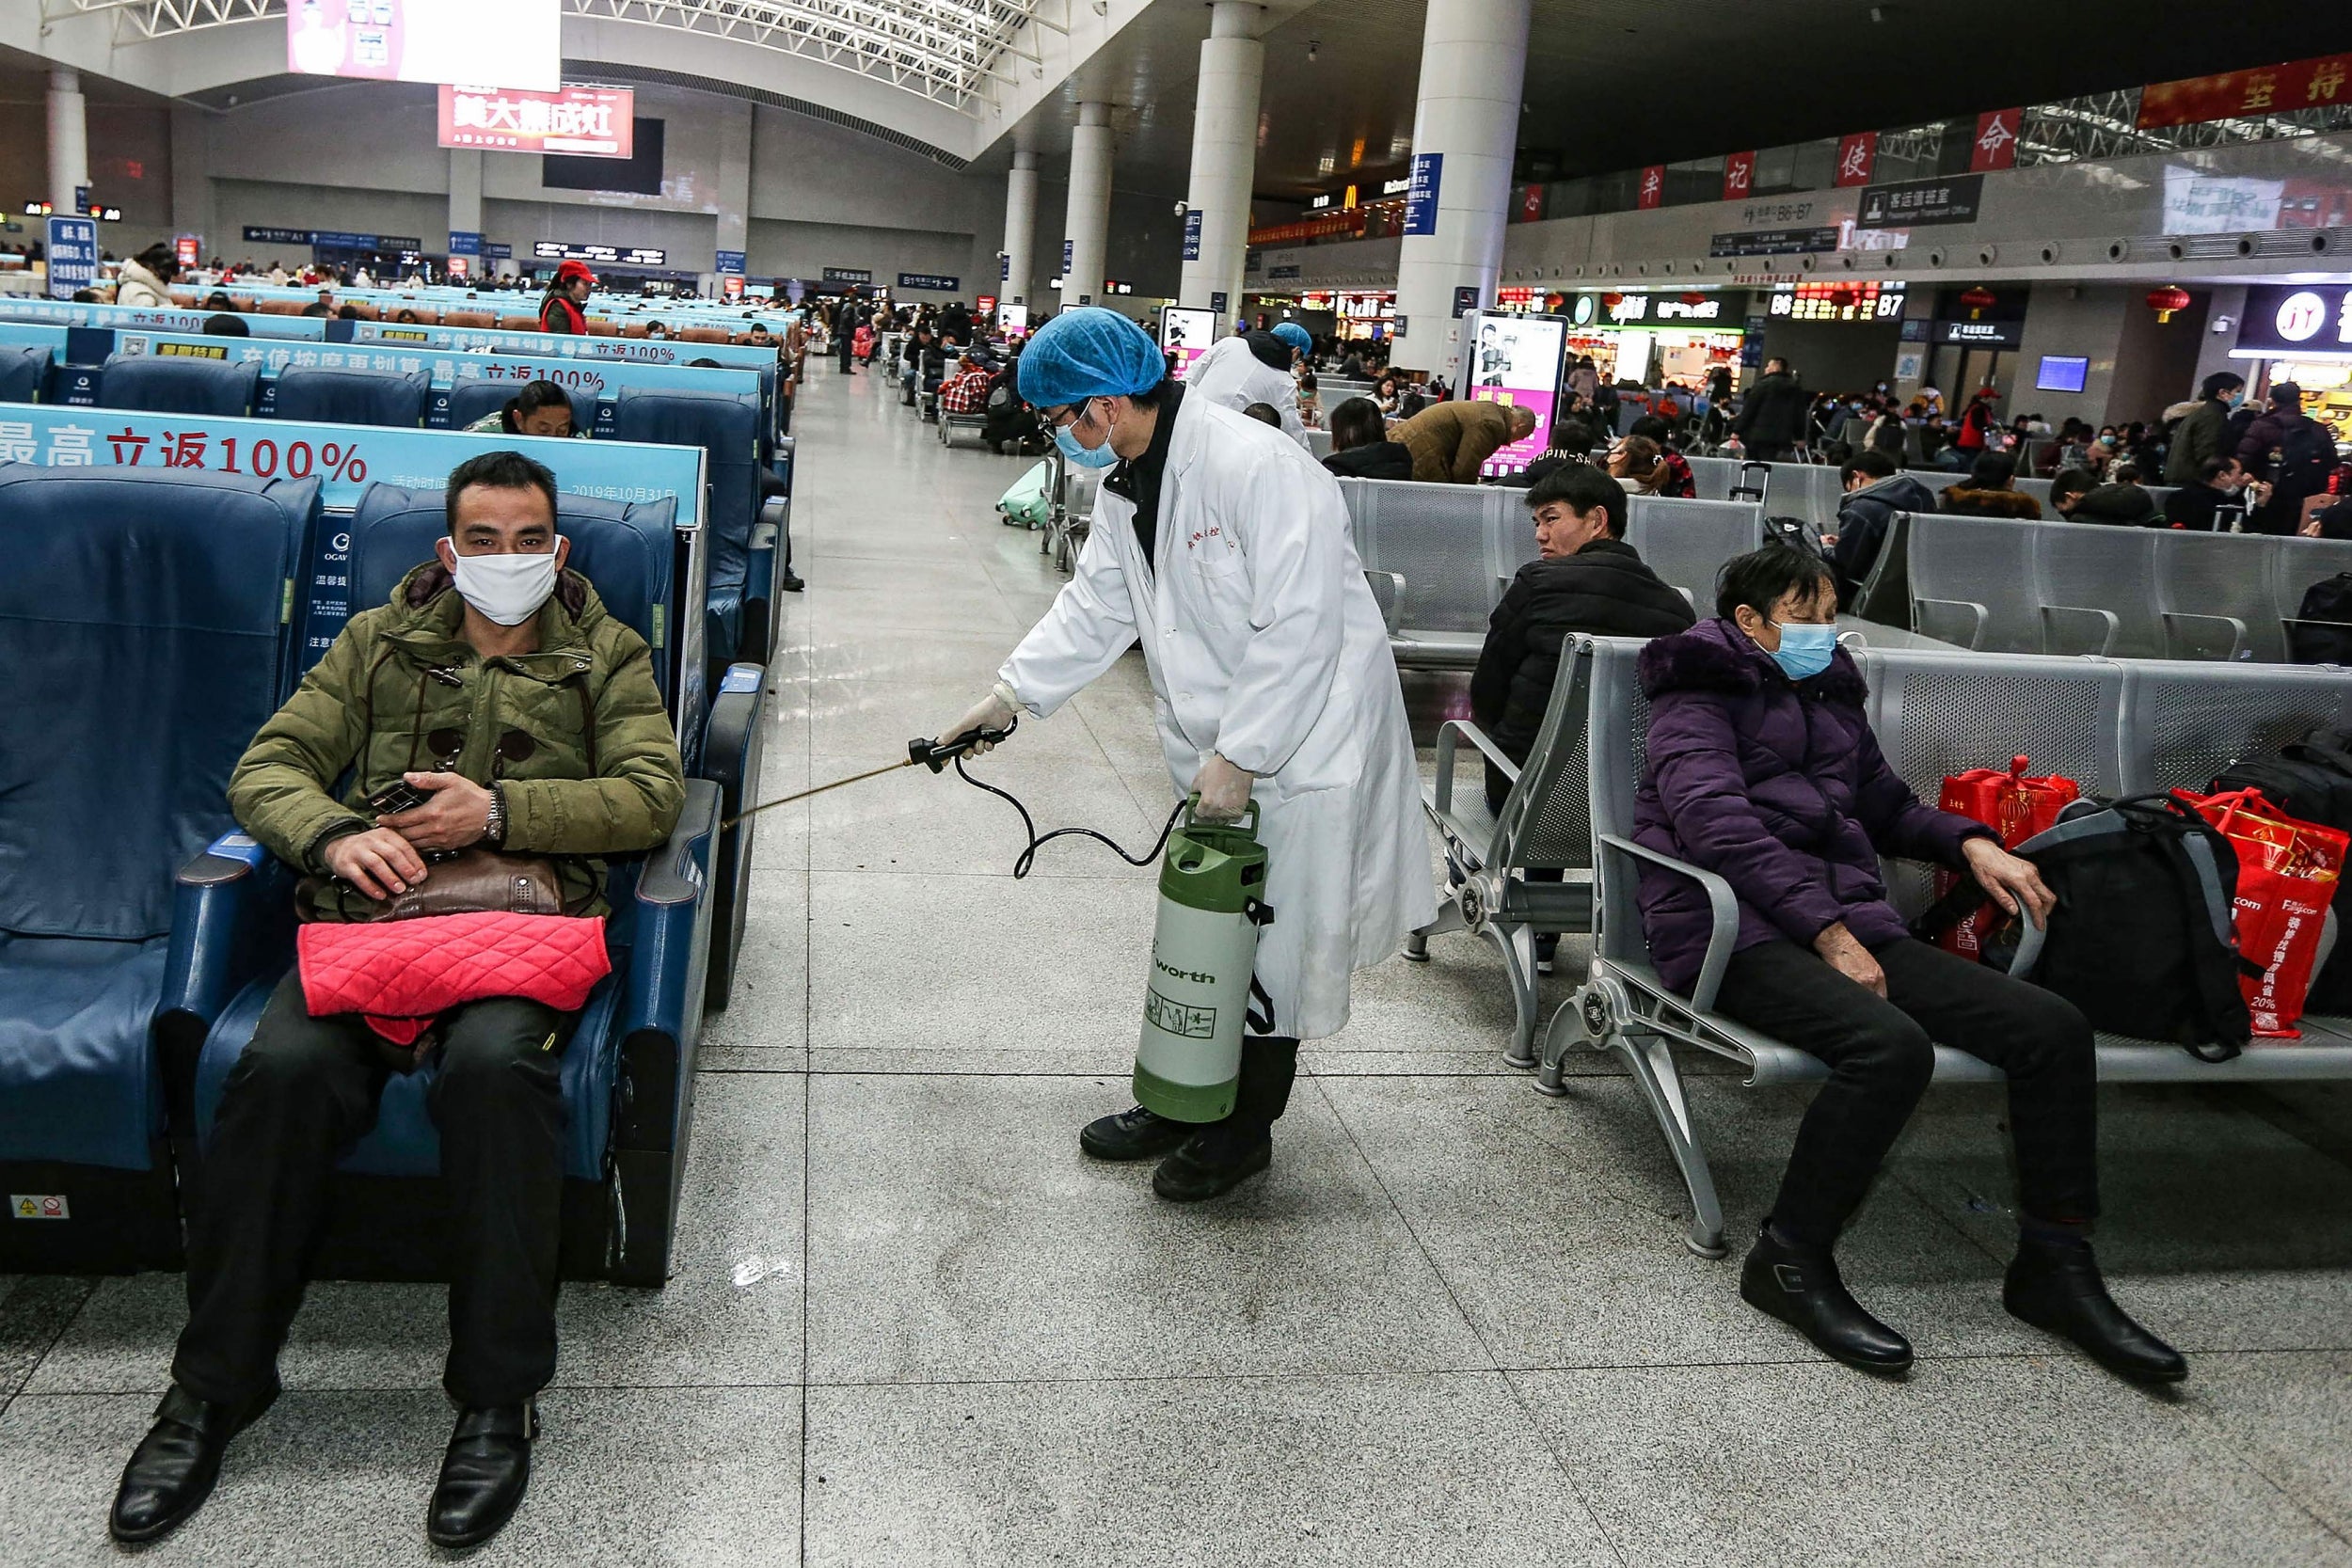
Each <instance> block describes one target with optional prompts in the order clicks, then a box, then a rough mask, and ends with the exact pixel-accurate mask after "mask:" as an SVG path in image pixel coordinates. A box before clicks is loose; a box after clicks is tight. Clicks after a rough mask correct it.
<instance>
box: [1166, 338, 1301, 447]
mask: <svg viewBox="0 0 2352 1568" xmlns="http://www.w3.org/2000/svg"><path fill="white" fill-rule="evenodd" d="M1184 395H1185V396H1186V397H1188V398H1190V397H1203V398H1207V399H1208V400H1209V401H1210V402H1212V403H1220V404H1224V405H1225V406H1226V407H1228V408H1230V409H1232V411H1233V412H1234V413H1236V414H1238V413H1240V412H1241V411H1242V410H1243V409H1245V408H1247V407H1248V406H1249V405H1250V404H1253V403H1263V404H1271V405H1272V406H1273V408H1274V411H1275V412H1276V413H1278V414H1279V415H1281V416H1282V434H1283V435H1285V436H1289V437H1290V438H1291V439H1292V440H1294V441H1295V442H1297V443H1298V445H1299V447H1300V449H1301V450H1302V451H1303V450H1304V449H1305V448H1306V445H1307V427H1306V425H1305V424H1303V423H1302V422H1300V420H1299V418H1298V383H1297V382H1295V381H1294V380H1292V379H1291V374H1290V372H1288V371H1278V370H1276V369H1275V368H1274V367H1273V366H1271V365H1269V364H1267V363H1265V362H1264V361H1263V360H1262V359H1260V358H1259V357H1258V356H1256V355H1254V354H1252V353H1250V352H1249V344H1248V341H1247V340H1245V339H1241V338H1221V339H1219V340H1218V341H1217V342H1216V345H1215V346H1214V347H1212V348H1211V349H1210V350H1209V352H1208V353H1206V354H1204V355H1202V356H1200V358H1198V359H1195V360H1194V361H1193V362H1192V368H1191V369H1189V370H1187V371H1186V372H1184Z"/></svg>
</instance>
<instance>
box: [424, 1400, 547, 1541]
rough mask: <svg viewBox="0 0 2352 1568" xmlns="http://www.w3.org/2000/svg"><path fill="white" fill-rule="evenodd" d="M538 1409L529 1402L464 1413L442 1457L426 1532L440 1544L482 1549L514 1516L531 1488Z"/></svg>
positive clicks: (432, 1539)
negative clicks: (483, 1544)
mask: <svg viewBox="0 0 2352 1568" xmlns="http://www.w3.org/2000/svg"><path fill="white" fill-rule="evenodd" d="M538 1435H539V1407H538V1406H537V1405H535V1404H533V1403H532V1402H529V1401H526V1402H523V1403H521V1404H501V1405H495V1406H492V1407H489V1408H486V1409H475V1410H462V1411H459V1412H458V1415H457V1429H456V1430H455V1431H454V1432H453V1433H450V1436H449V1452H447V1453H445V1454H443V1455H442V1456H441V1480H440V1484H438V1485H437V1486H436V1487H434V1488H433V1513H432V1515H431V1516H430V1517H429V1518H428V1519H427V1520H426V1521H425V1527H424V1533H425V1536H426V1538H427V1539H429V1540H430V1541H431V1542H432V1543H433V1544H435V1545H436V1546H448V1547H452V1548H462V1547H466V1546H479V1545H481V1544H482V1543H484V1542H485V1541H487V1540H489V1539H490V1537H492V1536H494V1535H496V1534H497V1533H498V1532H499V1531H500V1530H501V1529H504V1528H506V1521H507V1520H509V1519H511V1518H513V1517H514V1516H515V1510H516V1508H517V1507H519V1506H521V1503H522V1500H523V1489H524V1488H525V1487H527V1486H529V1485H530V1484H531V1440H532V1438H534V1437H536V1436H538Z"/></svg>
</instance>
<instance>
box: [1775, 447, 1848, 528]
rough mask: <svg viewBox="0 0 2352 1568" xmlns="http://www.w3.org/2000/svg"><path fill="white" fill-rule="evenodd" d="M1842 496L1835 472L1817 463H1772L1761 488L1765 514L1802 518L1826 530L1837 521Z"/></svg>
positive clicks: (1834, 469)
mask: <svg viewBox="0 0 2352 1568" xmlns="http://www.w3.org/2000/svg"><path fill="white" fill-rule="evenodd" d="M1843 494H1844V492H1843V490H1842V489H1841V488H1840V487H1839V485H1838V482H1837V470H1836V468H1832V467H1824V466H1823V465H1821V464H1819V463H1775V464H1773V465H1772V478H1771V479H1770V480H1768V481H1767V482H1766V483H1765V485H1764V510H1765V512H1766V513H1767V514H1769V515H1772V516H1774V517H1803V518H1804V520H1805V521H1806V522H1809V523H1811V524H1813V525H1814V527H1816V528H1821V529H1826V528H1829V527H1831V526H1832V525H1833V524H1835V523H1836V521H1837V501H1838V498H1839V497H1840V496H1841V495H1843Z"/></svg>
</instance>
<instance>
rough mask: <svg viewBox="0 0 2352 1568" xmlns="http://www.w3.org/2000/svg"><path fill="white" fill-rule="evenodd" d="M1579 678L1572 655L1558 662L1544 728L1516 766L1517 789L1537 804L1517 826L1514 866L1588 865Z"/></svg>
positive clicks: (1587, 781)
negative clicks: (1521, 762) (1538, 804)
mask: <svg viewBox="0 0 2352 1568" xmlns="http://www.w3.org/2000/svg"><path fill="white" fill-rule="evenodd" d="M1580 676H1581V677H1582V679H1583V680H1584V681H1586V682H1589V681H1590V678H1591V675H1590V671H1589V669H1588V668H1587V667H1586V666H1584V665H1582V664H1581V663H1579V661H1578V660H1577V659H1576V658H1575V657H1572V656H1571V657H1563V658H1562V659H1561V660H1560V667H1559V673H1557V674H1556V675H1555V676H1554V677H1553V679H1552V684H1551V700H1550V703H1549V705H1548V706H1547V707H1546V708H1545V710H1544V722H1543V727H1542V728H1541V729H1540V730H1538V731H1537V732H1536V735H1535V742H1534V745H1533V746H1531V747H1529V748H1528V752H1527V762H1526V764H1525V765H1524V766H1523V767H1522V768H1520V770H1519V784H1518V787H1519V789H1520V790H1521V791H1523V792H1527V793H1528V797H1529V799H1530V800H1538V801H1541V802H1542V804H1541V805H1540V806H1538V807H1536V808H1535V810H1534V812H1533V814H1532V815H1531V816H1530V817H1529V819H1528V821H1527V823H1526V825H1525V827H1524V829H1523V830H1522V832H1521V836H1520V838H1519V841H1518V845H1517V847H1516V851H1515V853H1514V855H1513V857H1512V858H1513V863H1514V864H1516V865H1520V866H1528V867H1537V868H1542V869H1545V870H1574V869H1581V868H1583V867H1587V866H1590V865H1591V864H1592V863H1593V814H1592V810H1591V798H1590V791H1591V788H1592V768H1591V766H1590V764H1589V761H1588V758H1589V756H1590V752H1589V751H1588V749H1587V736H1586V732H1585V725H1586V721H1587V720H1588V718H1589V716H1590V713H1591V708H1592V704H1591V699H1590V697H1589V695H1588V693H1587V692H1585V691H1584V690H1581V689H1579V679H1580Z"/></svg>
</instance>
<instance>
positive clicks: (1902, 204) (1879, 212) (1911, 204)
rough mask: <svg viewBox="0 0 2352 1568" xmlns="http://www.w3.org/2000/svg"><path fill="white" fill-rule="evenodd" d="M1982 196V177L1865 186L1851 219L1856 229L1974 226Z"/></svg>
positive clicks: (1956, 177) (1903, 181) (1958, 175)
mask: <svg viewBox="0 0 2352 1568" xmlns="http://www.w3.org/2000/svg"><path fill="white" fill-rule="evenodd" d="M1983 196H1984V176H1983V175H1981V174H1948V175H1946V176H1944V177H1943V178H1941V179H1938V180H1900V181H1897V182H1894V183H1892V184H1885V185H1866V186H1865V187H1863V191H1862V205H1861V207H1860V209H1859V210H1858V211H1857V212H1856V214H1855V216H1854V227H1855V228H1856V229H1915V228H1918V227H1920V226H1921V225H1925V224H1938V223H1974V222H1976V221H1977V213H1978V210H1979V205H1980V203H1981V201H1982V199H1983Z"/></svg>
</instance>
